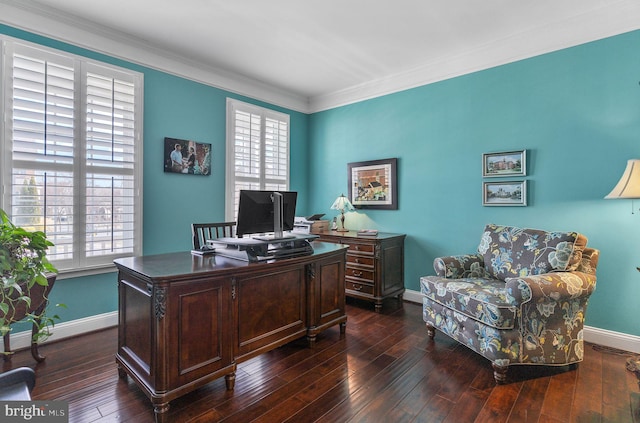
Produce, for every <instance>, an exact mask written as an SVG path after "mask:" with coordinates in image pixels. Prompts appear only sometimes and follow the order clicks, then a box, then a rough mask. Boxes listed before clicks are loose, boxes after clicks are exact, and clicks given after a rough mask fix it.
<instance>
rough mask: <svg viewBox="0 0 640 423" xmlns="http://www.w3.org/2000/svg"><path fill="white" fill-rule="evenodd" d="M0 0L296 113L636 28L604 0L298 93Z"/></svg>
mask: <svg viewBox="0 0 640 423" xmlns="http://www.w3.org/2000/svg"><path fill="white" fill-rule="evenodd" d="M0 3H1V4H4V6H3V12H2V14H1V15H0V22H1V23H4V24H6V25H9V26H12V27H15V28H18V29H23V30H25V31H29V32H31V33H35V34H38V35H42V36H46V37H50V38H53V39H56V40H59V41H63V42H66V43H69V44H73V45H76V46H79V47H82V48H86V49H88V50H92V51H95V52H98V53H103V54H106V55H109V56H112V57H115V58H119V59H122V60H126V61H128V62H132V63H135V64H139V65H141V66H145V67H149V68H152V69H156V70H160V71H164V72H168V73H170V74H173V75H176V76H179V77H183V78H186V79H189V80H193V81H196V82H201V83H203V84H207V85H210V86H213V87H217V88H220V89H223V90H226V91H230V92H233V93H236V94H240V95H244V96H247V97H250V98H253V99H256V100H260V101H265V102H268V103H271V104H274V105H278V106H281V107H286V108H289V109H292V110H296V111H300V112H303V113H315V112H319V111H322V110H327V109H331V108H335V107H340V106H344V105H347V104H352V103H356V102H359V101H363V100H367V99H371V98H375V97H379V96H383V95H387V94H392V93H395V92H398V91H403V90H407V89H410V88H415V87H418V86H422V85H426V84H431V83H434V82H439V81H443V80H446V79H450V78H454V77H457V76H461V75H465V74H469V73H472V72H477V71H480V70H484V69H489V68H492V67H495V66H499V65H504V64H507V63H511V62H514V61H517V60H522V59H526V58H530V57H534V56H537V55H541V54H545V53H549V52H553V51H557V50H561V49H564V48H568V47H573V46H576V45H580V44H584V43H587V42H590V41H595V40H599V39H602V38H606V37H610V36H614V35H619V34H622V33H625V32H629V31H633V30H637V29H640V1H638V0H619V1H615V0H612V1H606V2H603V5H602V6H601V7H600V8H598V9H594V10H590V11H588V12H585V13H583V14H581V15H578V16H575V17H573V18H571V19H565V20H562V21H554V22H550V23H548V24H547V25H545V26H544V27H537V28H532V29H528V30H526V31H523V32H521V33H516V34H513V35H512V36H510V37H507V38H504V39H499V40H495V41H494V42H491V43H488V44H485V45H483V46H481V47H480V48H473V49H470V50H468V51H464V52H458V53H455V54H452V55H450V56H447V57H439V58H434V60H433V61H432V62H431V63H427V64H424V65H422V66H420V67H417V68H415V69H411V70H408V71H406V72H403V73H399V74H395V75H390V76H388V77H385V78H380V79H376V80H373V81H365V82H363V83H362V84H359V85H356V86H353V87H350V88H347V89H344V90H340V91H336V92H333V93H327V94H323V95H319V96H315V97H312V98H305V97H304V96H301V95H297V94H295V93H291V92H288V91H285V90H282V89H279V88H275V87H273V86H270V85H268V84H264V83H262V82H259V81H255V80H252V79H249V78H246V77H243V76H240V75H237V74H234V73H231V72H227V71H224V70H221V69H218V68H215V67H212V66H209V65H203V64H201V63H197V62H195V61H193V60H191V59H189V58H186V57H180V56H177V55H172V54H169V53H168V52H166V51H164V50H162V49H159V48H157V47H155V46H152V45H150V44H149V43H146V42H145V41H144V40H141V39H137V38H132V37H129V36H125V35H123V34H122V33H119V32H116V31H112V30H109V29H108V28H105V27H101V26H99V25H95V24H91V25H89V24H87V23H86V22H83V21H82V20H79V19H73V17H71V16H69V15H63V14H61V13H59V12H56V11H55V10H53V9H50V8H47V7H44V6H40V5H38V4H37V3H34V2H31V1H28V0H0Z"/></svg>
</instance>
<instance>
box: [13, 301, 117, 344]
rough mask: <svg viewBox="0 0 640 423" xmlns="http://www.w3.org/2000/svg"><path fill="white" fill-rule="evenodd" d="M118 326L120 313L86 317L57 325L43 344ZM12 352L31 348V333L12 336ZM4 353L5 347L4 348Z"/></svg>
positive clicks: (113, 312) (25, 332) (24, 332)
mask: <svg viewBox="0 0 640 423" xmlns="http://www.w3.org/2000/svg"><path fill="white" fill-rule="evenodd" d="M117 325H118V312H117V311H112V312H110V313H103V314H98V315H95V316H90V317H85V318H83V319H78V320H72V321H70V322H63V323H57V324H56V325H55V327H54V328H53V331H52V335H51V336H50V337H49V338H48V339H47V340H46V341H45V342H43V343H42V344H45V343H47V342H52V341H59V340H61V339H64V338H69V337H71V336H76V335H81V334H83V333H87V332H93V331H95V330H100V329H106V328H109V327H112V326H117ZM10 341H11V350H12V351H17V350H20V349H23V348H29V347H30V346H31V331H30V330H28V331H23V332H17V333H15V334H12V335H11V339H10ZM2 350H3V351H4V346H3V347H2Z"/></svg>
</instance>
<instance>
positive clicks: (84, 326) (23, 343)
mask: <svg viewBox="0 0 640 423" xmlns="http://www.w3.org/2000/svg"><path fill="white" fill-rule="evenodd" d="M403 299H404V300H405V301H409V302H412V303H417V304H422V294H421V293H420V292H418V291H413V290H411V289H407V290H405V292H404V295H403ZM117 325H118V312H117V311H112V312H110V313H103V314H98V315H96V316H90V317H86V318H84V319H78V320H72V321H70V322H64V323H59V324H57V325H56V326H55V328H54V330H53V334H52V335H51V337H50V338H49V339H47V340H46V341H45V343H46V342H52V341H59V340H61V339H64V338H69V337H72V336H77V335H81V334H83V333H87V332H93V331H95V330H100V329H106V328H109V327H113V326H117ZM584 340H585V341H587V342H591V343H593V344H598V345H602V346H605V347H610V348H617V349H620V350H624V351H630V352H633V353H636V354H640V336H635V335H628V334H626V333H620V332H614V331H610V330H606V329H600V328H594V327H591V326H585V327H584ZM0 344H2V343H1V342H0ZM30 345H31V331H24V332H18V333H16V334H12V335H11V349H12V350H13V351H17V350H20V349H23V348H29V346H30Z"/></svg>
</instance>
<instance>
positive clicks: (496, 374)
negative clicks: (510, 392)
mask: <svg viewBox="0 0 640 423" xmlns="http://www.w3.org/2000/svg"><path fill="white" fill-rule="evenodd" d="M491 366H492V367H493V378H494V379H495V380H496V384H498V385H504V384H505V383H507V370H509V365H501V364H498V363H496V362H492V363H491Z"/></svg>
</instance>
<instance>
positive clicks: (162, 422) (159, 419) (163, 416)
mask: <svg viewBox="0 0 640 423" xmlns="http://www.w3.org/2000/svg"><path fill="white" fill-rule="evenodd" d="M168 411H169V403H168V402H163V403H161V404H153V413H154V414H155V417H156V423H167V422H168V421H169V420H167V414H168Z"/></svg>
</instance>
